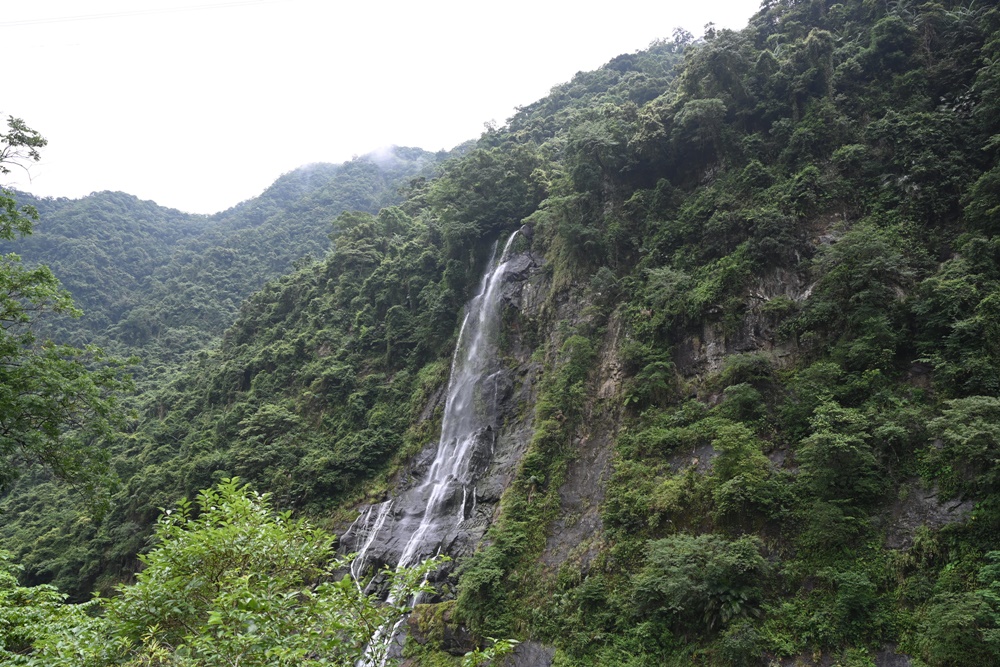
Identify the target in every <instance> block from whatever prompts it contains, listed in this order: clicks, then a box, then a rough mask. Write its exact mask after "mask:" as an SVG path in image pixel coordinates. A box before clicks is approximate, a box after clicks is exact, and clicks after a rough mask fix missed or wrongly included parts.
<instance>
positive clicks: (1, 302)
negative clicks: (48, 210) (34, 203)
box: [0, 117, 128, 492]
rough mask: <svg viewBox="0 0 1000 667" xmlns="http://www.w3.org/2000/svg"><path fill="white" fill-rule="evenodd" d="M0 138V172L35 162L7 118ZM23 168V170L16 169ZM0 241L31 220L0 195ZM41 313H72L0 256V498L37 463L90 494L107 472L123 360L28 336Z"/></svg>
mask: <svg viewBox="0 0 1000 667" xmlns="http://www.w3.org/2000/svg"><path fill="white" fill-rule="evenodd" d="M7 126H8V130H9V131H8V132H7V133H6V134H2V135H0V173H3V174H7V173H9V171H10V169H9V167H8V165H13V164H18V163H19V161H21V160H38V159H39V158H40V155H39V153H38V149H39V148H41V147H42V146H44V145H45V143H46V142H45V140H44V139H43V138H42V137H41V136H40V135H39V134H38V133H37V132H36V131H34V130H32V129H30V128H29V127H27V126H26V125H25V124H24V122H23V121H22V120H20V119H17V118H14V117H10V118H9V119H8V122H7ZM19 166H22V167H23V166H24V165H19ZM0 211H2V214H0V241H15V240H17V239H18V238H20V237H23V236H27V235H30V234H31V232H32V229H33V223H34V222H35V221H36V220H37V219H38V215H37V212H36V211H35V210H34V208H33V207H31V206H22V207H20V208H19V207H18V206H17V205H16V204H15V202H14V199H13V195H12V194H11V193H9V192H8V191H6V190H0ZM47 313H67V314H71V315H73V314H77V315H78V314H79V311H77V310H76V309H75V308H74V307H73V302H72V300H71V298H70V295H69V294H68V293H67V292H66V291H65V290H63V289H62V288H61V287H60V285H59V281H58V280H56V278H55V276H54V275H53V274H52V271H51V270H49V268H48V267H47V266H38V267H36V268H34V269H27V268H25V267H24V266H23V265H22V264H21V258H20V257H19V256H18V255H15V254H7V255H3V256H0V492H3V491H6V490H7V489H8V488H9V486H10V484H11V482H12V481H13V480H14V479H15V478H16V477H17V476H18V475H20V474H21V472H22V471H23V469H24V468H26V467H28V466H31V465H34V464H41V465H44V466H46V467H47V468H48V469H50V470H51V471H53V472H54V473H55V474H56V475H58V476H59V477H62V478H64V479H66V480H69V481H73V482H78V483H80V484H82V485H85V486H86V487H87V488H89V489H91V490H94V489H96V488H98V487H100V486H101V484H102V481H103V478H104V477H105V475H106V474H107V458H108V456H107V451H106V449H105V446H106V442H104V441H106V440H107V439H109V438H111V437H112V436H113V435H114V434H115V433H116V432H117V428H118V427H120V426H121V424H122V421H123V420H122V419H121V415H120V413H119V404H118V395H117V392H119V391H121V390H123V389H124V388H126V387H127V386H128V380H127V378H125V377H124V376H123V373H122V368H123V366H124V365H125V364H124V363H123V362H121V361H118V360H115V359H108V358H106V357H105V356H104V353H103V352H102V351H101V350H100V349H98V348H95V347H88V348H86V349H79V348H75V347H71V346H68V345H57V344H54V343H52V342H51V341H38V340H37V339H36V336H35V334H34V332H33V329H32V325H35V324H36V322H37V320H38V319H39V317H40V316H43V314H47Z"/></svg>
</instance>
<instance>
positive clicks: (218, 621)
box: [0, 479, 502, 667]
mask: <svg viewBox="0 0 1000 667" xmlns="http://www.w3.org/2000/svg"><path fill="white" fill-rule="evenodd" d="M196 503H197V513H196V512H195V511H194V506H193V505H192V503H190V502H188V501H182V502H181V503H179V504H178V505H177V507H176V509H174V510H167V511H165V512H164V513H163V514H162V515H161V517H160V519H159V520H158V522H157V524H156V534H155V539H156V546H155V547H154V548H153V549H152V550H151V551H150V552H149V553H147V554H145V555H144V556H142V558H141V560H142V562H143V565H144V566H145V567H144V568H143V569H142V571H140V572H139V573H138V574H137V575H136V581H135V583H133V584H126V585H121V586H119V588H118V596H116V597H114V598H112V599H110V600H102V599H95V600H93V601H91V602H88V603H85V604H82V605H68V604H64V602H63V600H64V597H65V596H63V595H61V594H60V593H58V591H56V589H54V588H52V587H50V586H44V585H43V586H38V587H34V588H24V587H20V586H19V585H18V584H17V583H16V580H15V577H14V574H13V570H14V568H13V567H12V566H11V565H10V564H9V562H8V561H7V560H6V559H4V560H3V562H2V565H3V568H4V569H2V570H0V602H2V603H3V604H2V605H0V657H3V658H5V664H6V662H7V661H8V660H9V661H10V663H11V664H23V665H43V664H44V665H94V666H95V667H96V666H105V665H107V666H110V665H113V664H123V665H135V666H138V665H167V664H169V665H192V666H199V665H235V664H241V665H345V666H346V665H354V664H356V663H357V661H358V660H359V659H361V657H362V656H363V655H367V656H368V658H369V659H372V660H376V661H381V660H382V659H383V655H384V654H383V651H385V650H386V646H385V645H384V643H379V642H377V641H376V642H374V643H372V639H373V637H374V636H375V634H376V632H378V631H379V630H380V629H384V628H388V627H392V626H393V625H394V624H395V623H396V622H397V621H398V620H399V619H400V618H401V617H402V616H403V614H405V613H406V611H407V608H406V606H405V604H406V601H407V600H409V599H410V598H411V597H412V595H414V594H415V593H416V592H418V591H421V590H423V589H424V588H425V585H424V584H422V583H421V582H423V581H424V580H425V579H426V576H427V574H428V573H429V572H430V571H431V570H432V569H434V568H435V567H436V566H437V564H438V563H437V562H436V561H428V562H426V563H424V564H422V565H420V566H417V567H414V568H408V569H399V570H396V571H394V572H386V573H384V574H385V576H386V577H387V580H388V582H389V585H390V586H391V587H392V588H393V590H394V591H395V593H396V595H397V599H399V600H400V602H398V603H395V604H389V603H382V602H379V601H378V600H377V599H375V598H374V597H372V596H369V595H366V594H365V593H364V586H363V585H362V583H363V582H356V581H354V580H353V579H352V578H351V577H350V575H344V574H342V573H343V572H344V571H345V569H346V567H347V561H345V560H344V559H342V558H337V557H336V556H335V550H334V541H335V537H334V536H333V535H331V534H329V533H327V532H325V531H323V530H320V529H317V528H313V527H312V526H310V525H309V524H308V523H306V522H305V521H304V520H302V519H293V518H292V517H291V515H290V514H289V513H287V512H284V513H278V512H276V511H275V510H273V509H272V507H271V504H270V500H269V498H268V496H267V495H259V494H256V493H254V492H251V491H250V490H249V489H248V488H247V487H245V486H241V485H240V484H239V482H238V480H236V479H226V480H223V481H222V482H221V483H220V484H219V485H218V486H216V487H213V488H211V489H206V490H204V491H202V492H201V493H200V494H199V496H198V498H197V500H196ZM102 611H103V613H100V612H102ZM92 614H93V615H92ZM369 646H371V648H370V649H367V650H368V651H369V653H367V654H366V653H365V652H366V647H369ZM501 648H502V646H501ZM497 651H498V654H499V651H500V648H498V649H497ZM480 657H481V656H480ZM469 664H478V663H477V662H476V661H475V659H472V661H471V662H470V663H469Z"/></svg>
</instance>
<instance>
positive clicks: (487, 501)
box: [342, 252, 549, 578]
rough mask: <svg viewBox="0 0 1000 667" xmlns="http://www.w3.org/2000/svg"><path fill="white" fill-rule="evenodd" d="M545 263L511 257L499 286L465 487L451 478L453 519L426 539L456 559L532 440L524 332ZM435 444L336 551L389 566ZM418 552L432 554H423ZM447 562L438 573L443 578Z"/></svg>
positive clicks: (420, 495)
mask: <svg viewBox="0 0 1000 667" xmlns="http://www.w3.org/2000/svg"><path fill="white" fill-rule="evenodd" d="M548 282H549V281H548V279H547V278H546V276H545V271H544V260H543V259H542V258H541V257H540V256H538V255H535V254H532V253H531V252H523V253H520V254H517V255H514V256H512V257H511V258H510V259H509V260H508V261H507V267H506V270H505V272H504V276H503V278H502V281H501V283H500V285H499V286H498V289H499V308H500V312H499V316H500V321H501V322H502V323H503V325H504V329H503V330H501V331H499V332H498V334H499V338H500V341H498V342H500V344H501V345H500V350H501V353H500V356H499V357H498V358H496V359H494V360H493V362H494V363H495V365H496V370H493V371H492V372H490V373H489V374H488V376H487V377H484V378H482V380H481V384H480V386H479V387H478V389H477V393H476V397H477V398H476V400H477V401H478V402H479V405H477V406H476V408H477V412H478V414H479V415H480V416H481V418H482V423H483V425H482V426H481V427H479V428H477V429H476V430H475V433H474V434H473V440H474V442H473V443H472V446H471V453H470V460H469V476H468V479H467V480H466V482H465V484H464V485H462V484H458V480H454V488H452V489H451V490H450V491H449V492H447V495H448V498H447V499H446V500H445V501H444V505H445V509H446V511H448V512H450V513H451V514H453V515H454V516H455V521H453V522H443V523H442V524H441V525H440V526H435V527H433V528H432V529H431V530H432V534H429V535H428V536H427V538H426V541H427V543H428V544H433V545H437V547H435V551H437V550H438V548H439V551H438V552H439V553H440V554H442V555H448V556H450V557H452V558H453V559H455V562H458V561H460V560H461V559H462V558H463V557H465V556H468V555H470V554H471V553H473V552H474V551H475V550H476V548H477V546H478V545H479V543H480V542H481V540H482V539H483V537H484V535H485V533H486V530H487V528H488V527H489V525H490V523H491V522H492V521H493V519H494V518H495V517H496V515H497V512H498V507H499V503H500V499H501V497H502V495H503V492H504V490H505V489H506V488H507V487H508V486H509V485H510V483H511V480H512V479H513V478H514V475H515V473H516V470H517V467H518V464H519V463H520V460H521V458H522V457H523V455H524V452H525V451H526V449H527V446H528V443H529V442H530V441H531V437H532V433H533V428H532V415H533V412H532V410H531V406H532V405H533V403H534V399H535V396H536V392H537V379H538V376H539V374H540V373H541V371H542V365H541V363H540V362H539V361H538V360H537V359H536V358H535V357H534V345H533V344H532V343H531V341H530V340H529V336H528V335H526V334H527V333H528V330H532V331H533V330H534V327H533V326H532V325H533V323H534V322H535V321H537V320H538V319H539V318H540V317H541V315H542V311H543V308H544V300H543V298H542V295H544V294H545V293H546V291H547V288H548ZM446 399H447V395H446V392H444V391H441V392H437V393H436V394H435V395H434V397H433V398H432V401H431V403H429V404H428V405H427V406H426V408H425V410H424V411H423V416H422V418H424V419H431V418H433V416H434V415H435V414H440V412H441V411H442V410H444V409H445V408H446ZM438 449H439V443H438V442H437V441H434V442H432V443H430V444H428V445H427V446H426V447H425V448H424V449H423V450H422V451H421V452H420V453H419V454H418V455H417V456H416V457H415V458H414V459H412V460H411V461H410V462H409V463H408V464H407V465H406V467H405V468H404V469H403V471H402V472H401V473H400V475H399V476H398V478H397V480H396V482H395V484H394V485H393V486H392V488H391V490H390V491H389V492H388V494H387V495H388V497H387V498H386V499H385V500H384V501H383V502H382V503H379V504H376V505H371V506H366V507H362V508H360V512H361V514H360V516H359V518H358V520H357V521H356V522H355V523H354V524H353V525H352V526H351V527H350V528H349V529H348V530H347V531H346V532H345V533H344V535H343V537H342V545H343V549H344V550H345V551H347V552H352V553H358V552H361V553H362V554H363V563H361V564H360V565H361V567H363V568H370V567H374V568H375V570H378V569H380V568H381V567H383V566H389V567H394V566H395V565H396V564H397V563H399V562H400V559H401V557H403V556H404V551H405V548H406V545H407V542H408V541H409V540H410V537H411V535H412V534H413V532H414V531H416V530H418V529H419V527H420V523H421V518H422V517H423V515H424V512H425V509H426V507H427V503H428V501H429V491H428V489H427V487H426V481H427V478H428V475H429V474H431V469H432V466H433V464H434V460H435V457H436V456H437V454H438ZM425 555H434V554H433V553H431V554H425ZM451 569H452V567H446V568H443V569H442V570H441V572H440V573H439V576H440V577H441V578H444V577H445V576H446V575H447V574H448V573H449V572H450V571H451ZM359 574H360V572H359Z"/></svg>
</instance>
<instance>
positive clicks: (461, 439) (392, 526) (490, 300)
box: [344, 232, 517, 665]
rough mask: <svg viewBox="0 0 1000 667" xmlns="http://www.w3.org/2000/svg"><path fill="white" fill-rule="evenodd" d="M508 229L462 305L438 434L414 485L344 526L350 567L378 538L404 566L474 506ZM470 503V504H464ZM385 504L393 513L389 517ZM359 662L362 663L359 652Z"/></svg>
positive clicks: (488, 442) (490, 429)
mask: <svg viewBox="0 0 1000 667" xmlns="http://www.w3.org/2000/svg"><path fill="white" fill-rule="evenodd" d="M515 236H517V232H515V233H514V234H512V235H511V237H510V238H509V239H508V240H507V243H506V245H505V246H504V248H503V251H502V252H501V253H500V256H499V258H497V256H496V245H494V248H493V253H492V255H491V257H490V261H489V264H488V265H487V270H486V273H485V274H484V275H483V278H482V280H481V282H480V284H479V291H478V293H477V294H476V296H475V297H473V298H472V299H471V300H470V301H469V303H468V304H467V305H466V308H465V316H464V318H463V319H462V325H461V327H460V328H459V333H458V341H457V343H456V345H455V351H454V353H453V354H452V361H451V376H450V378H449V380H448V390H447V397H446V399H445V406H444V414H443V415H442V420H441V437H440V439H439V440H438V444H437V450H436V451H435V455H434V459H433V461H431V463H430V466H429V467H428V470H427V474H426V476H425V477H424V479H423V481H422V482H420V484H419V485H418V486H416V487H414V488H413V489H410V490H409V491H407V492H405V493H404V494H401V496H400V497H399V498H397V499H395V500H388V501H386V502H384V503H382V504H380V505H377V506H372V507H369V508H368V510H367V512H366V513H364V514H363V515H362V517H359V521H356V522H355V524H354V525H352V526H351V528H350V530H349V531H348V533H352V532H353V533H355V535H354V536H353V544H354V545H355V548H357V555H356V556H355V560H354V563H353V564H352V567H351V573H352V575H356V576H357V575H361V574H362V573H363V572H364V569H365V567H367V564H368V561H369V551H370V550H371V549H372V547H373V545H374V544H375V543H376V542H378V541H379V539H381V540H382V541H383V542H385V543H392V542H393V541H394V540H397V541H398V542H399V544H402V547H401V549H400V550H399V559H398V561H397V563H396V567H400V568H402V567H409V566H412V565H415V564H416V563H418V562H420V561H421V560H423V559H425V558H428V557H431V556H434V555H437V554H438V553H440V552H441V551H442V549H444V548H446V546H447V545H446V544H444V541H445V538H446V537H447V536H448V535H449V534H450V533H451V532H452V531H454V530H455V529H456V528H458V526H459V525H460V524H461V523H462V522H463V521H465V520H466V519H467V518H469V517H470V516H471V514H472V512H473V511H474V510H475V505H476V491H475V477H476V474H477V471H476V470H474V469H473V468H474V466H473V465H472V464H473V461H474V460H478V459H479V458H480V457H482V455H483V454H485V457H486V458H489V457H491V456H492V452H493V440H494V438H495V426H496V425H495V423H494V422H495V418H496V414H495V410H496V405H495V404H496V382H497V377H498V371H499V370H500V364H499V359H498V355H497V351H498V350H497V334H498V331H499V320H500V287H501V285H502V283H503V279H504V275H505V273H506V271H507V268H508V254H509V252H510V248H511V245H512V244H513V242H514V237H515ZM477 453H479V454H480V457H477ZM479 472H481V471H479ZM470 503H471V505H472V508H471V509H468V506H469V504H470ZM393 507H395V508H396V516H391V517H390V510H391V509H393ZM344 537H345V538H346V537H347V534H346V533H345V535H344ZM403 540H405V542H404V541H403ZM390 602H392V593H390ZM394 632H395V629H394V628H393V629H386V630H385V631H383V630H379V632H377V633H376V635H375V637H374V638H373V639H372V643H373V644H375V643H378V642H380V641H385V642H387V643H388V642H391V641H392V636H393V634H394ZM386 638H388V639H386ZM359 664H362V665H368V664H370V663H369V661H368V660H367V659H366V660H363V661H362V662H361V663H359Z"/></svg>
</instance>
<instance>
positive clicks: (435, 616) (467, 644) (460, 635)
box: [407, 600, 476, 656]
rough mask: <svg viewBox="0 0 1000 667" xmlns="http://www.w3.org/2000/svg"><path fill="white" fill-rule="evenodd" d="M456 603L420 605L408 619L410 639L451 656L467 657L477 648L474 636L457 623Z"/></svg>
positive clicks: (452, 601) (451, 601)
mask: <svg viewBox="0 0 1000 667" xmlns="http://www.w3.org/2000/svg"><path fill="white" fill-rule="evenodd" d="M454 614H455V601H454V600H450V601H448V602H439V603H437V604H418V605H416V606H415V607H414V608H413V612H412V613H411V614H410V617H409V618H408V619H407V627H408V629H409V634H410V638H411V639H412V640H413V641H415V642H417V643H418V644H420V645H421V646H424V645H426V644H431V645H432V647H433V648H435V649H437V650H440V651H445V652H447V653H450V654H451V655H458V656H461V655H465V654H466V653H468V652H469V651H472V650H473V649H475V648H476V643H475V641H473V638H472V634H471V633H470V632H469V631H468V630H466V629H465V627H464V626H462V625H460V624H458V623H457V622H456V621H455V616H454Z"/></svg>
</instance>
